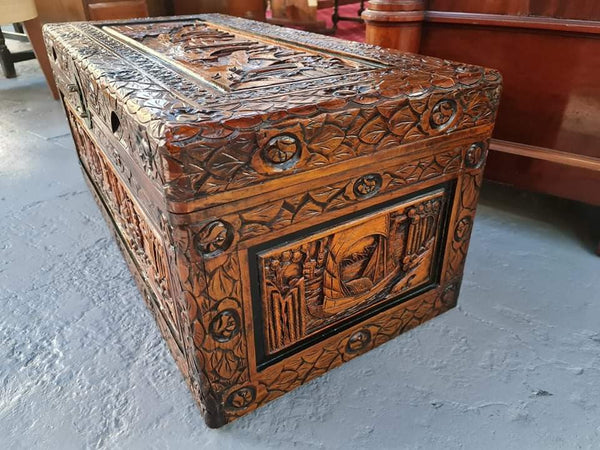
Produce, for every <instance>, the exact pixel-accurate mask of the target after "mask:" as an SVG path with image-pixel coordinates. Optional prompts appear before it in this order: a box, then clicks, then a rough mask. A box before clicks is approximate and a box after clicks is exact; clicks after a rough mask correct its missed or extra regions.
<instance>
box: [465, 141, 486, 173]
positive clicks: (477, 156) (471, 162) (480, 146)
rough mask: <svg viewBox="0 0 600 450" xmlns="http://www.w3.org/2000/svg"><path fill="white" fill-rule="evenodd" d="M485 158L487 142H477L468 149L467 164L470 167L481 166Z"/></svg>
mask: <svg viewBox="0 0 600 450" xmlns="http://www.w3.org/2000/svg"><path fill="white" fill-rule="evenodd" d="M484 160H485V144H484V143H483V142H476V143H474V144H473V145H471V146H470V147H469V148H468V149H467V152H466V154H465V166H466V167H468V168H469V169H476V168H479V167H481V165H482V164H483V161H484Z"/></svg>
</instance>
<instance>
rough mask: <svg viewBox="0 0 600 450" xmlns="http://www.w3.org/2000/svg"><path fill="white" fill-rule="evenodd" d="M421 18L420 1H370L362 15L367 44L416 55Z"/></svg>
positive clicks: (421, 0)
mask: <svg viewBox="0 0 600 450" xmlns="http://www.w3.org/2000/svg"><path fill="white" fill-rule="evenodd" d="M424 16H425V2H424V1H423V0H371V1H370V2H369V6H368V7H367V9H366V10H365V11H364V12H363V13H362V18H363V19H364V21H365V24H366V25H367V30H366V42H367V43H369V44H375V45H380V46H382V47H388V48H395V49H398V50H402V51H405V52H412V53H418V51H419V44H420V42H421V25H422V24H423V18H424Z"/></svg>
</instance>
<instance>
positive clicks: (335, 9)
mask: <svg viewBox="0 0 600 450" xmlns="http://www.w3.org/2000/svg"><path fill="white" fill-rule="evenodd" d="M339 7H340V0H335V1H334V2H333V14H332V15H331V22H333V30H334V32H335V30H337V25H338V22H339V21H340V20H349V21H352V22H362V21H363V19H362V17H361V15H362V13H363V11H364V10H365V0H360V8H359V9H358V13H357V16H358V17H347V16H340V13H339Z"/></svg>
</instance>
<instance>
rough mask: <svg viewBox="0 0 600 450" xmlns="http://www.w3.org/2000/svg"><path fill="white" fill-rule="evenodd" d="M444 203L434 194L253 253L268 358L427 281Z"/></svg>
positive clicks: (438, 236) (443, 199) (442, 192)
mask: <svg viewBox="0 0 600 450" xmlns="http://www.w3.org/2000/svg"><path fill="white" fill-rule="evenodd" d="M444 195H445V192H444V191H436V192H435V193H434V194H429V195H427V196H426V197H425V198H424V199H421V200H418V201H410V202H407V203H405V204H402V205H399V206H396V207H394V208H392V209H390V210H387V211H385V212H382V213H376V214H374V215H371V216H369V217H368V218H365V219H359V220H356V221H353V222H352V223H351V225H345V226H344V225H342V226H338V227H336V228H334V229H332V230H330V231H328V232H327V233H324V234H322V235H321V236H320V237H318V238H316V239H315V238H309V239H305V240H303V241H300V242H297V243H292V244H289V245H286V246H285V247H283V248H275V249H273V250H267V251H264V252H261V253H260V254H259V255H258V265H259V268H260V271H261V279H262V282H261V297H262V305H263V319H264V326H265V336H266V340H267V347H268V352H269V353H273V352H275V351H277V350H280V349H282V348H285V347H288V346H290V345H292V344H294V343H295V342H298V341H300V340H301V339H303V338H305V337H307V336H309V335H310V334H312V333H314V332H315V331H317V330H319V329H321V328H323V327H324V326H327V325H329V324H332V323H334V322H336V321H339V320H341V319H342V318H344V317H348V316H350V315H352V314H353V313H356V312H357V311H360V310H362V309H364V308H365V307H368V306H369V305H371V304H374V303H377V302H380V301H383V300H385V299H389V298H392V297H394V296H396V295H398V294H400V293H402V292H404V291H407V290H409V289H411V288H414V287H415V286H419V285H422V284H424V283H426V282H428V281H430V280H431V276H432V273H431V270H432V267H433V262H434V250H435V248H436V243H437V241H438V240H439V238H440V223H441V219H442V212H443V205H444V202H445V196H444Z"/></svg>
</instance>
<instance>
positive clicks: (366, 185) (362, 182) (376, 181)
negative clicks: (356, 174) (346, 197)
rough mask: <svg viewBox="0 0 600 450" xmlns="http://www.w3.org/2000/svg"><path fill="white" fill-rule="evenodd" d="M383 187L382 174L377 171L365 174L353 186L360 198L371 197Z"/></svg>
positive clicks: (355, 193)
mask: <svg viewBox="0 0 600 450" xmlns="http://www.w3.org/2000/svg"><path fill="white" fill-rule="evenodd" d="M379 189H381V175H379V174H377V173H370V174H368V175H363V176H362V177H360V178H359V179H358V180H356V181H355V182H354V187H353V188H352V190H353V192H354V195H356V196H357V197H359V198H369V197H372V196H374V195H375V194H377V193H378V192H379Z"/></svg>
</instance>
